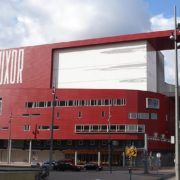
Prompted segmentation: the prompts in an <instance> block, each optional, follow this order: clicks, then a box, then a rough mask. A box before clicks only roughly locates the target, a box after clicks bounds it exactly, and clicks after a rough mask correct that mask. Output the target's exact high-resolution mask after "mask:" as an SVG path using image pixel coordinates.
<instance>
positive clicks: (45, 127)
mask: <svg viewBox="0 0 180 180" xmlns="http://www.w3.org/2000/svg"><path fill="white" fill-rule="evenodd" d="M38 129H39V130H50V126H45V125H41V126H39V127H38Z"/></svg>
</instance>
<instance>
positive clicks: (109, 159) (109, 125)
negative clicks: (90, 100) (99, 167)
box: [108, 106, 112, 174]
mask: <svg viewBox="0 0 180 180" xmlns="http://www.w3.org/2000/svg"><path fill="white" fill-rule="evenodd" d="M110 119H111V109H110V106H109V113H108V135H109V139H108V162H109V172H110V174H111V173H112V166H111V121H110Z"/></svg>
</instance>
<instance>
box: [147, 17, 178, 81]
mask: <svg viewBox="0 0 180 180" xmlns="http://www.w3.org/2000/svg"><path fill="white" fill-rule="evenodd" d="M150 22H151V29H152V31H159V30H168V29H174V17H170V18H166V17H165V16H164V15H163V14H158V15H156V16H153V17H152V18H151V19H150ZM177 22H180V17H177ZM179 53H180V52H179ZM163 54H164V57H165V80H166V82H168V83H170V84H174V82H175V79H174V78H175V74H174V72H175V70H174V51H173V50H169V51H163ZM178 59H179V60H180V54H179V56H178ZM179 69H180V65H179ZM179 81H180V75H179Z"/></svg>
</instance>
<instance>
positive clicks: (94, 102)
mask: <svg viewBox="0 0 180 180" xmlns="http://www.w3.org/2000/svg"><path fill="white" fill-rule="evenodd" d="M54 105H55V106H57V107H60V106H67V107H68V106H109V105H111V106H125V105H126V99H125V98H122V99H90V100H61V101H58V100H55V102H54ZM52 106H53V101H39V102H26V103H25V107H26V108H44V107H52Z"/></svg>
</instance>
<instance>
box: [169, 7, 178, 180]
mask: <svg viewBox="0 0 180 180" xmlns="http://www.w3.org/2000/svg"><path fill="white" fill-rule="evenodd" d="M174 25H175V26H174V33H173V35H171V36H170V39H171V40H173V41H174V53H175V173H176V176H175V179H176V180H180V174H179V173H180V166H179V165H180V137H179V129H180V122H179V87H178V86H179V85H178V51H177V43H178V42H177V30H180V24H179V23H177V19H176V6H174Z"/></svg>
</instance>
